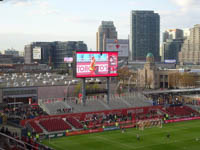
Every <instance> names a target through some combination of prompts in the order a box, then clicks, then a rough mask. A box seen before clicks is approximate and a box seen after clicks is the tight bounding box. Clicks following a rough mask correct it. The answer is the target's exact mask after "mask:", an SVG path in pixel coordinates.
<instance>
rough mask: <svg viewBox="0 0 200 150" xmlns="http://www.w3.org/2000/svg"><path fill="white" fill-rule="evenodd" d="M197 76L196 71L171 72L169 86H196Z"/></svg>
mask: <svg viewBox="0 0 200 150" xmlns="http://www.w3.org/2000/svg"><path fill="white" fill-rule="evenodd" d="M196 80H197V76H196V75H195V74H194V73H189V72H184V73H179V72H176V73H171V74H169V87H170V88H172V87H175V88H176V87H179V86H181V87H188V86H196Z"/></svg>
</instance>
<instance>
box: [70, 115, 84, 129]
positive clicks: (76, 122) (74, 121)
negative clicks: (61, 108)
mask: <svg viewBox="0 0 200 150" xmlns="http://www.w3.org/2000/svg"><path fill="white" fill-rule="evenodd" d="M66 120H67V121H68V122H69V123H71V124H72V125H73V126H74V127H75V128H77V129H81V128H83V125H82V124H81V123H80V122H78V121H77V120H76V119H75V118H73V117H68V118H66Z"/></svg>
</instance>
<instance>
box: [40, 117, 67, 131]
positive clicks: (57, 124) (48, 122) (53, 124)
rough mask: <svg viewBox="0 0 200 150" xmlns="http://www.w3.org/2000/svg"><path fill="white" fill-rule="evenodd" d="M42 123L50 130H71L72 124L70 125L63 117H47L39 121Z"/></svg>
mask: <svg viewBox="0 0 200 150" xmlns="http://www.w3.org/2000/svg"><path fill="white" fill-rule="evenodd" d="M39 123H40V125H42V126H43V127H44V128H45V129H46V130H47V131H48V132H52V131H61V130H70V129H71V126H70V125H68V124H67V123H66V122H65V121H64V120H62V119H61V118H56V119H45V120H40V121H39Z"/></svg>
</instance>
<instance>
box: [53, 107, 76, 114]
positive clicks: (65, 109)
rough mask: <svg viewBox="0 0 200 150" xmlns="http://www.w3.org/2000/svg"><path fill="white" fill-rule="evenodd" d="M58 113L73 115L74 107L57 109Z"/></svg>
mask: <svg viewBox="0 0 200 150" xmlns="http://www.w3.org/2000/svg"><path fill="white" fill-rule="evenodd" d="M57 112H58V113H73V107H72V108H59V109H57Z"/></svg>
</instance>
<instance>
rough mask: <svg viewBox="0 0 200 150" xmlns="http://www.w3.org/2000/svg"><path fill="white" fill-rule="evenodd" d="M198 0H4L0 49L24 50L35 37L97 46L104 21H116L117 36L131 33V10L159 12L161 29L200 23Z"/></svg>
mask: <svg viewBox="0 0 200 150" xmlns="http://www.w3.org/2000/svg"><path fill="white" fill-rule="evenodd" d="M198 8H200V2H199V0H165V1H163V0H124V1H121V2H116V1H114V0H109V1H106V0H102V1H94V0H93V1H92V0H85V1H81V0H75V1H69V0H59V2H58V1H55V0H54V1H53V0H4V2H0V18H1V20H2V21H1V24H0V28H1V30H0V50H5V49H8V48H14V49H16V50H21V51H23V50H24V45H26V44H29V43H30V42H35V41H50V42H51V41H80V40H81V41H84V42H85V43H86V44H87V46H88V49H89V50H90V49H91V48H92V49H93V50H96V32H97V31H98V26H99V24H100V23H101V21H103V20H105V21H113V22H114V24H115V27H116V29H117V31H118V38H120V39H127V38H128V35H129V34H130V12H131V11H132V10H153V11H155V12H156V13H159V15H160V19H161V27H160V29H161V33H162V32H163V31H165V30H166V29H170V28H180V29H183V28H192V27H193V25H195V24H198V23H199V22H198V17H199V13H198V12H200V10H199V9H198Z"/></svg>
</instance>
